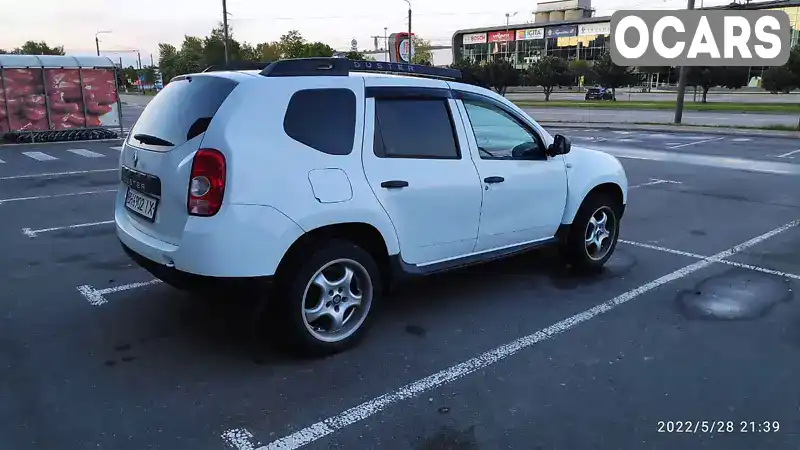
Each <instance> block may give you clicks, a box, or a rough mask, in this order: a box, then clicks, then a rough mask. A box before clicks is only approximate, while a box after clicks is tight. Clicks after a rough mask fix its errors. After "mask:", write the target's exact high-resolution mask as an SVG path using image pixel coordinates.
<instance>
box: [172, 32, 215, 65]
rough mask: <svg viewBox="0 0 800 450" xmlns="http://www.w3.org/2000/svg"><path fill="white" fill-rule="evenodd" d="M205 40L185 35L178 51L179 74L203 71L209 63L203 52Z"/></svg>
mask: <svg viewBox="0 0 800 450" xmlns="http://www.w3.org/2000/svg"><path fill="white" fill-rule="evenodd" d="M203 53H204V52H203V40H202V39H200V38H198V37H194V36H184V37H183V43H182V44H181V50H180V51H179V52H178V60H179V62H180V63H179V66H178V68H179V71H178V74H184V73H196V72H201V71H203V70H204V69H205V68H206V67H208V65H206V61H205V58H204V54H203Z"/></svg>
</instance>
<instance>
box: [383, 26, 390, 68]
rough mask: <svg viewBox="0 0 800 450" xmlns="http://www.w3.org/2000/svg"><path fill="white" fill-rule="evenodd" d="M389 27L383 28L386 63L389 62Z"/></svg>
mask: <svg viewBox="0 0 800 450" xmlns="http://www.w3.org/2000/svg"><path fill="white" fill-rule="evenodd" d="M388 33H389V27H383V49H384V50H386V62H389V34H388Z"/></svg>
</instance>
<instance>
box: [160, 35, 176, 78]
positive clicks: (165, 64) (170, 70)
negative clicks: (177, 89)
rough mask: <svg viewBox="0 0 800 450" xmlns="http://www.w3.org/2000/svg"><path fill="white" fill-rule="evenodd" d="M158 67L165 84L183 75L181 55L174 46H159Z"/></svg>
mask: <svg viewBox="0 0 800 450" xmlns="http://www.w3.org/2000/svg"><path fill="white" fill-rule="evenodd" d="M158 66H159V69H161V77H162V78H163V80H164V82H165V83H168V82H169V80H170V79H172V77H175V76H177V75H180V74H181V71H180V70H181V61H180V55H179V54H178V49H176V48H175V46H174V45H170V44H158Z"/></svg>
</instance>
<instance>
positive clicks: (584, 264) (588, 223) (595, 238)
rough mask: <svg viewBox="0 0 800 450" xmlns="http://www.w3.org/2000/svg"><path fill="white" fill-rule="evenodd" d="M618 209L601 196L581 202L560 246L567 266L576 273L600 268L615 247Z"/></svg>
mask: <svg viewBox="0 0 800 450" xmlns="http://www.w3.org/2000/svg"><path fill="white" fill-rule="evenodd" d="M621 206H622V205H619V204H618V203H617V202H615V201H614V200H612V199H611V198H610V197H609V196H607V195H603V194H592V195H591V196H590V197H588V198H587V199H586V200H585V201H584V202H583V204H582V205H581V207H580V209H578V213H577V214H576V215H575V219H574V220H573V222H572V225H571V226H570V228H569V232H568V233H567V237H566V239H565V242H563V243H562V254H563V255H564V256H565V257H566V259H567V262H568V263H570V264H571V265H573V266H575V267H576V268H578V269H588V270H596V269H600V268H601V267H603V265H604V264H605V263H606V262H607V261H608V260H609V258H611V255H612V254H613V253H614V249H615V248H616V246H617V240H618V239H619V219H620V210H621Z"/></svg>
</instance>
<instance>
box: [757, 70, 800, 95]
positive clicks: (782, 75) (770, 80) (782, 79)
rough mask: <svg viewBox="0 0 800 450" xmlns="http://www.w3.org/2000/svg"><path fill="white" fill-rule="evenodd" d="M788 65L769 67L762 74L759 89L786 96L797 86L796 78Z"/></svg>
mask: <svg viewBox="0 0 800 450" xmlns="http://www.w3.org/2000/svg"><path fill="white" fill-rule="evenodd" d="M788 66H789V65H788V64H787V65H784V66H777V67H770V68H769V69H767V70H766V71H765V72H764V75H763V77H762V78H761V87H763V88H764V89H766V90H767V91H769V92H772V93H773V94H777V93H779V92H782V93H784V94H788V93H789V92H791V91H792V90H793V89H795V88H797V87H799V86H798V85H797V83H796V82H797V80H796V78H797V77H796V76H795V74H794V73H792V71H791V70H790V69H789V67H788Z"/></svg>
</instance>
